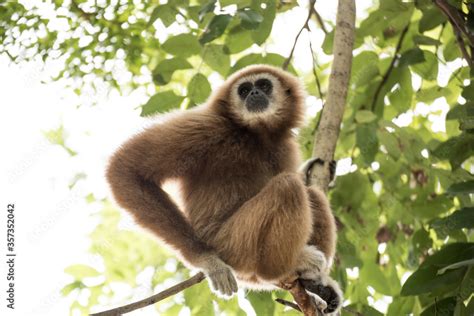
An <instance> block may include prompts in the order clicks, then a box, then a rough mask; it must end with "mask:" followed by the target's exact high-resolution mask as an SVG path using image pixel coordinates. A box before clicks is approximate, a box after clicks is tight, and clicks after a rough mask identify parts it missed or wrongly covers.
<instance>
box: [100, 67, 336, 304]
mask: <svg viewBox="0 0 474 316" xmlns="http://www.w3.org/2000/svg"><path fill="white" fill-rule="evenodd" d="M304 103H305V92H304V90H303V88H302V85H301V83H300V82H299V81H298V79H297V78H296V77H294V76H292V75H290V74H289V73H287V72H284V71H282V70H280V69H277V68H274V67H271V66H265V65H255V66H249V67H247V68H244V69H242V70H241V71H239V72H237V73H235V74H234V75H232V76H231V77H230V78H229V79H228V80H227V81H226V82H225V83H224V84H223V86H222V87H220V88H219V89H218V90H217V91H215V92H214V93H213V94H212V95H211V97H210V98H209V100H208V101H207V103H206V104H205V105H203V106H199V107H197V108H195V109H191V110H188V111H185V112H183V113H182V114H180V115H178V116H175V117H173V118H171V119H169V120H168V121H165V122H164V123H158V124H156V125H154V126H152V127H149V128H147V129H146V130H144V131H143V132H141V133H139V134H138V135H135V136H133V137H132V138H131V139H129V140H128V141H127V142H125V143H124V144H123V145H122V146H121V147H120V148H119V149H118V150H117V151H116V152H115V154H114V155H113V156H112V157H111V159H110V163H109V165H108V168H107V172H106V177H107V180H108V182H109V183H110V186H111V190H112V194H113V196H114V198H115V200H116V201H117V203H118V204H119V205H120V206H121V207H123V208H124V209H126V210H127V211H129V212H130V213H131V214H132V215H133V217H134V218H135V220H136V221H137V222H138V223H139V224H140V225H141V226H143V227H145V228H147V229H148V230H150V231H151V232H152V233H154V234H155V235H157V236H158V237H160V239H162V240H163V241H164V242H165V243H167V244H168V245H170V246H171V247H172V248H174V249H175V250H176V251H177V252H178V254H179V255H180V256H181V257H182V259H183V260H184V261H185V263H187V264H188V265H190V266H192V267H195V268H198V269H200V270H201V271H203V272H204V273H205V274H206V275H207V277H208V279H209V281H210V284H211V287H212V289H213V290H214V291H216V292H218V293H220V294H222V295H226V296H229V295H232V294H233V293H235V292H236V291H237V288H238V285H239V286H242V287H246V288H254V289H264V288H265V289H268V288H272V286H273V284H276V282H278V281H279V280H283V279H284V278H285V277H288V276H289V275H294V274H295V273H298V275H299V276H300V278H301V279H302V283H303V285H304V286H305V288H306V289H307V290H308V291H311V292H313V293H315V294H317V295H319V296H320V297H321V298H322V299H324V300H325V301H326V303H327V308H326V309H325V311H324V312H325V313H330V312H333V311H335V310H337V309H338V308H339V306H340V304H341V301H342V297H341V291H340V289H339V287H338V285H337V283H336V282H334V281H333V280H332V279H331V278H330V277H329V276H328V271H329V268H330V265H331V262H332V260H333V257H334V253H335V243H336V226H335V221H334V217H333V215H332V212H331V209H330V207H329V203H328V201H327V198H326V196H325V195H324V194H323V193H322V192H321V191H319V190H318V189H316V188H309V187H306V186H305V184H304V180H303V176H302V175H301V174H299V173H298V172H297V170H298V166H299V165H300V156H299V149H298V145H297V143H296V140H295V136H294V133H293V132H292V129H293V128H295V127H298V126H300V124H301V122H302V120H303V114H304ZM170 179H176V180H178V181H179V183H180V185H181V189H182V193H183V200H184V208H183V209H179V208H178V207H177V205H176V203H175V202H174V201H173V200H172V199H171V198H170V196H169V195H168V194H167V193H166V192H165V191H164V190H163V189H162V184H163V183H164V181H166V180H170ZM273 288H274V287H273Z"/></svg>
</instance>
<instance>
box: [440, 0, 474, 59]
mask: <svg viewBox="0 0 474 316" xmlns="http://www.w3.org/2000/svg"><path fill="white" fill-rule="evenodd" d="M434 3H435V4H436V6H437V7H438V8H439V9H440V10H441V12H443V14H444V15H445V16H446V17H447V18H448V20H449V23H451V25H452V26H453V30H454V35H455V36H456V41H457V43H458V45H459V49H460V50H461V53H462V56H463V57H464V59H465V60H466V61H467V63H468V65H469V67H471V68H472V67H473V65H474V53H472V51H474V35H472V34H470V33H469V32H468V31H467V28H466V25H465V24H466V21H464V18H463V17H462V15H461V13H460V12H459V11H458V10H457V9H456V8H455V7H453V6H451V5H450V4H449V3H447V2H446V1H444V0H435V1H434ZM462 34H464V35H465V36H466V38H467V43H468V45H469V47H471V53H472V55H469V53H468V51H467V49H466V44H465V43H464V39H463V37H462Z"/></svg>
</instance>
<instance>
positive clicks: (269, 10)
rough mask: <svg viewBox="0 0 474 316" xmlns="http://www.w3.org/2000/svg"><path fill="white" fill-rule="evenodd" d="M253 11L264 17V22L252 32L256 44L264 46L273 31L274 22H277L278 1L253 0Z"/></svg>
mask: <svg viewBox="0 0 474 316" xmlns="http://www.w3.org/2000/svg"><path fill="white" fill-rule="evenodd" d="M262 3H264V4H265V8H262ZM252 9H253V10H255V11H256V12H258V13H259V14H260V15H261V16H262V17H263V21H262V22H261V23H260V25H259V26H258V28H257V29H256V30H254V31H252V39H253V40H254V42H255V44H257V45H262V44H263V43H265V41H266V39H267V38H268V36H269V35H270V33H271V31H272V27H273V21H274V20H275V15H276V0H269V1H261V0H253V1H252Z"/></svg>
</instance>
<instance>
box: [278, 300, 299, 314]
mask: <svg viewBox="0 0 474 316" xmlns="http://www.w3.org/2000/svg"><path fill="white" fill-rule="evenodd" d="M275 301H276V302H277V303H280V304H282V305H285V306H288V307H291V308H293V309H294V310H297V311H298V312H301V309H300V307H299V306H298V304H295V303H293V302H290V301H287V300H284V299H282V298H277V299H275Z"/></svg>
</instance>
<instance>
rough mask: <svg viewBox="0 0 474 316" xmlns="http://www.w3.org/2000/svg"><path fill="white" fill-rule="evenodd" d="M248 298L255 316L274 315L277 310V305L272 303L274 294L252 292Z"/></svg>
mask: <svg viewBox="0 0 474 316" xmlns="http://www.w3.org/2000/svg"><path fill="white" fill-rule="evenodd" d="M246 298H247V299H248V300H249V301H250V304H252V307H253V309H254V310H255V314H257V315H273V313H274V310H275V304H272V303H269V302H272V301H273V299H272V294H271V293H270V292H254V291H251V292H249V293H248V294H247V296H246Z"/></svg>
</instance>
